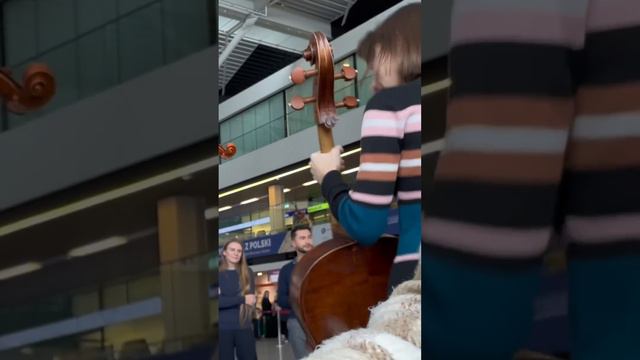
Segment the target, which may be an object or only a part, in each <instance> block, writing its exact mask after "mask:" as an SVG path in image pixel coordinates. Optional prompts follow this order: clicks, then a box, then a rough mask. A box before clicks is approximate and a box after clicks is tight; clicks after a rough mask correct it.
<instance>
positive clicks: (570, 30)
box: [451, 10, 585, 48]
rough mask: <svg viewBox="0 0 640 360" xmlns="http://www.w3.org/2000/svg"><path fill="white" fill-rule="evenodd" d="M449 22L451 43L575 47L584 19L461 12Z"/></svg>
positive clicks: (509, 12)
mask: <svg viewBox="0 0 640 360" xmlns="http://www.w3.org/2000/svg"><path fill="white" fill-rule="evenodd" d="M453 22H454V25H453V26H452V30H451V42H452V43H453V44H461V43H475V42H486V41H492V42H493V41H509V42H523V43H543V44H558V45H567V46H571V47H575V48H579V47H581V46H582V44H583V42H584V30H585V20H584V19H582V18H579V17H569V16H566V15H564V16H563V15H559V14H553V13H547V12H539V11H538V12H535V11H532V10H526V11H517V10H507V11H504V10H503V11H500V10H488V11H482V12H480V11H476V12H473V11H464V10H463V11H460V12H459V13H458V14H457V15H456V16H455V18H454V20H453Z"/></svg>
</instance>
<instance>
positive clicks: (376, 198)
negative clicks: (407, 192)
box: [349, 190, 393, 205]
mask: <svg viewBox="0 0 640 360" xmlns="http://www.w3.org/2000/svg"><path fill="white" fill-rule="evenodd" d="M349 196H351V198H352V199H353V200H356V201H360V202H363V203H367V204H373V205H387V204H391V201H393V195H372V194H366V193H361V192H357V191H353V190H352V191H350V192H349Z"/></svg>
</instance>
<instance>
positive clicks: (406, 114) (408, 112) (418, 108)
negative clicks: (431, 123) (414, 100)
mask: <svg viewBox="0 0 640 360" xmlns="http://www.w3.org/2000/svg"><path fill="white" fill-rule="evenodd" d="M415 114H419V115H421V114H422V105H411V106H409V107H408V108H405V109H402V110H400V111H398V117H399V118H400V119H402V120H403V121H406V120H407V119H408V118H410V117H411V116H412V115H415Z"/></svg>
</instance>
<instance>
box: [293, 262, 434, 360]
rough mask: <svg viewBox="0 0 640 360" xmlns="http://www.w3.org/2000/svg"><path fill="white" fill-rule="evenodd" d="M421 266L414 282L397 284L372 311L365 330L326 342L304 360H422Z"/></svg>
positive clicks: (353, 331) (335, 337) (348, 333)
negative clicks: (388, 295) (385, 298)
mask: <svg viewBox="0 0 640 360" xmlns="http://www.w3.org/2000/svg"><path fill="white" fill-rule="evenodd" d="M421 289H422V283H421V281H420V265H418V269H417V271H416V274H415V277H414V279H413V280H409V281H406V282H404V283H402V284H400V285H399V286H398V287H397V288H395V289H394V290H393V293H392V294H391V296H390V297H389V299H387V300H386V301H384V302H382V303H380V304H378V305H377V306H375V307H374V308H372V309H371V316H370V318H369V323H368V324H367V327H366V328H364V329H356V330H350V331H347V332H344V333H342V334H339V335H337V336H334V337H332V338H331V339H328V340H325V341H324V342H323V343H322V344H320V345H319V346H318V347H317V348H316V350H315V351H314V352H313V353H312V354H310V355H309V356H308V357H306V358H305V359H306V360H335V359H344V360H369V359H371V360H414V359H416V360H417V359H420V358H421V347H422V342H421V334H422V333H421V329H420V327H421V325H422V312H421V297H420V291H421Z"/></svg>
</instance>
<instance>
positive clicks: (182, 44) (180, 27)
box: [163, 0, 216, 66]
mask: <svg viewBox="0 0 640 360" xmlns="http://www.w3.org/2000/svg"><path fill="white" fill-rule="evenodd" d="M163 5H164V6H163V11H164V13H163V16H164V25H163V29H164V36H165V45H166V61H167V62H173V61H175V60H177V59H181V58H183V57H185V56H186V55H189V54H191V53H193V52H195V51H197V50H199V49H203V48H206V47H207V46H208V45H209V26H208V21H209V20H208V13H209V10H208V6H207V0H189V1H184V0H163ZM211 66H216V64H215V63H214V60H213V59H212V60H211Z"/></svg>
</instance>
